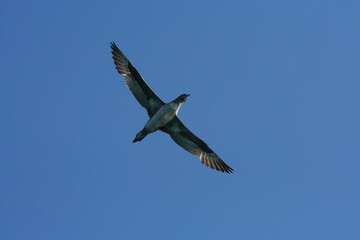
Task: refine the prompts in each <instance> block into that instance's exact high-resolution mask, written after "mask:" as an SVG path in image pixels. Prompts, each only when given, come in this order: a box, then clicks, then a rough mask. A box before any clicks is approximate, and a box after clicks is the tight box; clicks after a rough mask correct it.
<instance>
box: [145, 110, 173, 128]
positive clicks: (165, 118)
mask: <svg viewBox="0 0 360 240" xmlns="http://www.w3.org/2000/svg"><path fill="white" fill-rule="evenodd" d="M175 115H176V109H174V108H173V107H172V106H169V105H167V104H166V105H164V106H162V107H161V108H160V109H159V111H158V112H157V113H155V115H154V116H153V117H152V118H150V119H149V121H148V122H147V123H146V124H145V128H146V130H148V131H150V132H154V131H156V130H158V129H160V128H162V127H163V126H165V125H166V124H167V123H168V122H170V121H171V120H172V119H173V118H174V116H175Z"/></svg>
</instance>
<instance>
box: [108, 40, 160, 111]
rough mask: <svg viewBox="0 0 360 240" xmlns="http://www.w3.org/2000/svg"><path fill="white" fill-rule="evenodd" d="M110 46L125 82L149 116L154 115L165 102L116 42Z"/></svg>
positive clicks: (116, 65) (117, 67)
mask: <svg viewBox="0 0 360 240" xmlns="http://www.w3.org/2000/svg"><path fill="white" fill-rule="evenodd" d="M110 47H111V49H112V51H111V53H112V54H113V59H114V63H115V67H116V69H117V71H118V72H119V73H120V74H121V75H123V76H124V77H125V83H126V85H127V86H128V88H129V89H130V91H131V92H132V94H133V95H134V96H135V98H136V100H137V101H138V102H139V103H140V104H141V106H143V107H144V108H145V109H146V110H147V112H148V115H149V117H152V116H153V115H154V114H155V113H156V112H157V111H158V110H159V109H160V108H161V106H162V105H164V102H163V101H162V100H161V99H160V98H159V97H158V96H156V94H155V93H154V92H153V91H152V90H151V88H150V87H149V86H148V85H147V84H146V83H145V81H144V79H143V78H142V77H141V75H140V73H139V72H138V71H137V70H136V69H135V68H134V67H133V66H132V64H131V63H130V61H129V60H128V59H127V58H126V57H125V55H124V54H123V53H122V52H121V51H120V49H119V48H118V47H117V46H116V44H115V43H114V42H112V43H111V44H110Z"/></svg>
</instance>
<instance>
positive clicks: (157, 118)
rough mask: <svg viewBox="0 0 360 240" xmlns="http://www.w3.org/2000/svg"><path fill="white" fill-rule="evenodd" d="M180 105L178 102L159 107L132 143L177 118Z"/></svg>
mask: <svg viewBox="0 0 360 240" xmlns="http://www.w3.org/2000/svg"><path fill="white" fill-rule="evenodd" d="M180 107H181V104H180V103H178V102H174V101H172V102H169V103H166V104H164V105H162V106H161V107H160V109H159V110H158V111H157V112H156V113H155V114H154V116H152V117H151V118H150V119H149V120H148V121H147V123H146V124H145V126H144V128H143V129H142V130H141V131H140V132H139V133H138V134H137V135H136V137H135V139H134V141H133V142H138V141H141V140H142V139H143V138H144V137H146V135H148V134H150V133H152V132H155V131H157V130H159V129H161V128H162V127H165V125H166V124H168V123H169V122H170V121H171V120H173V119H174V117H175V116H177V113H178V112H179V109H180Z"/></svg>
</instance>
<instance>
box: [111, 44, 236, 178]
mask: <svg viewBox="0 0 360 240" xmlns="http://www.w3.org/2000/svg"><path fill="white" fill-rule="evenodd" d="M110 47H111V50H112V51H111V53H112V55H113V59H114V63H115V67H116V69H117V71H118V72H119V73H120V74H121V75H123V76H124V77H125V83H126V85H127V87H128V88H129V89H130V91H131V92H132V94H133V95H134V96H135V98H136V100H137V101H138V102H139V103H140V105H141V106H143V107H144V108H145V109H146V110H147V113H148V115H149V117H150V119H149V120H148V121H147V123H146V124H145V126H144V128H143V129H142V130H141V131H140V132H139V133H138V134H136V137H135V139H134V140H133V142H138V141H141V140H142V139H144V137H146V136H147V135H148V134H150V133H153V132H155V131H157V130H160V131H163V132H165V133H167V134H169V135H170V137H171V138H172V139H173V140H174V142H175V143H177V144H178V145H179V146H180V147H182V148H183V149H185V150H186V151H188V152H189V153H191V154H193V155H195V156H197V157H199V158H200V161H201V162H202V163H203V164H205V165H206V166H208V167H210V168H213V169H215V170H218V171H221V172H226V173H232V172H233V169H232V168H231V167H229V166H228V165H227V164H226V163H225V162H224V161H223V160H221V158H220V157H219V156H218V155H216V153H214V152H213V150H211V149H210V148H209V147H208V145H207V144H206V143H205V142H204V141H202V140H201V139H200V138H198V137H197V136H195V135H194V134H193V133H192V132H191V131H190V130H189V129H188V128H187V127H185V125H184V124H183V123H182V122H181V121H180V120H179V118H178V117H177V115H178V112H179V109H180V107H181V105H182V104H183V103H184V102H185V101H186V100H187V98H188V97H189V96H190V94H181V95H180V96H179V97H177V98H176V99H175V100H173V101H172V102H169V103H164V102H163V101H162V100H161V99H160V98H159V97H158V96H157V95H156V94H155V93H154V92H153V91H152V90H151V88H150V87H149V86H148V85H147V84H146V83H145V81H144V79H143V78H142V77H141V75H140V74H139V72H138V71H137V70H136V69H135V68H134V67H133V65H132V64H131V63H130V61H129V60H128V59H127V58H126V57H125V55H124V54H123V53H122V52H121V51H120V49H119V48H118V47H117V46H116V44H115V43H114V42H112V43H111V44H110Z"/></svg>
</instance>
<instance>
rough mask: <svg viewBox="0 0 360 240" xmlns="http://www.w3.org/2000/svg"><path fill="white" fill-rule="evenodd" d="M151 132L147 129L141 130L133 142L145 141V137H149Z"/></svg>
mask: <svg viewBox="0 0 360 240" xmlns="http://www.w3.org/2000/svg"><path fill="white" fill-rule="evenodd" d="M149 133H150V132H149V131H147V130H146V129H143V130H141V131H140V132H139V133H138V134H136V137H135V139H134V140H133V143H134V142H140V141H141V140H143V139H144V137H146V135H148V134H149Z"/></svg>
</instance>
